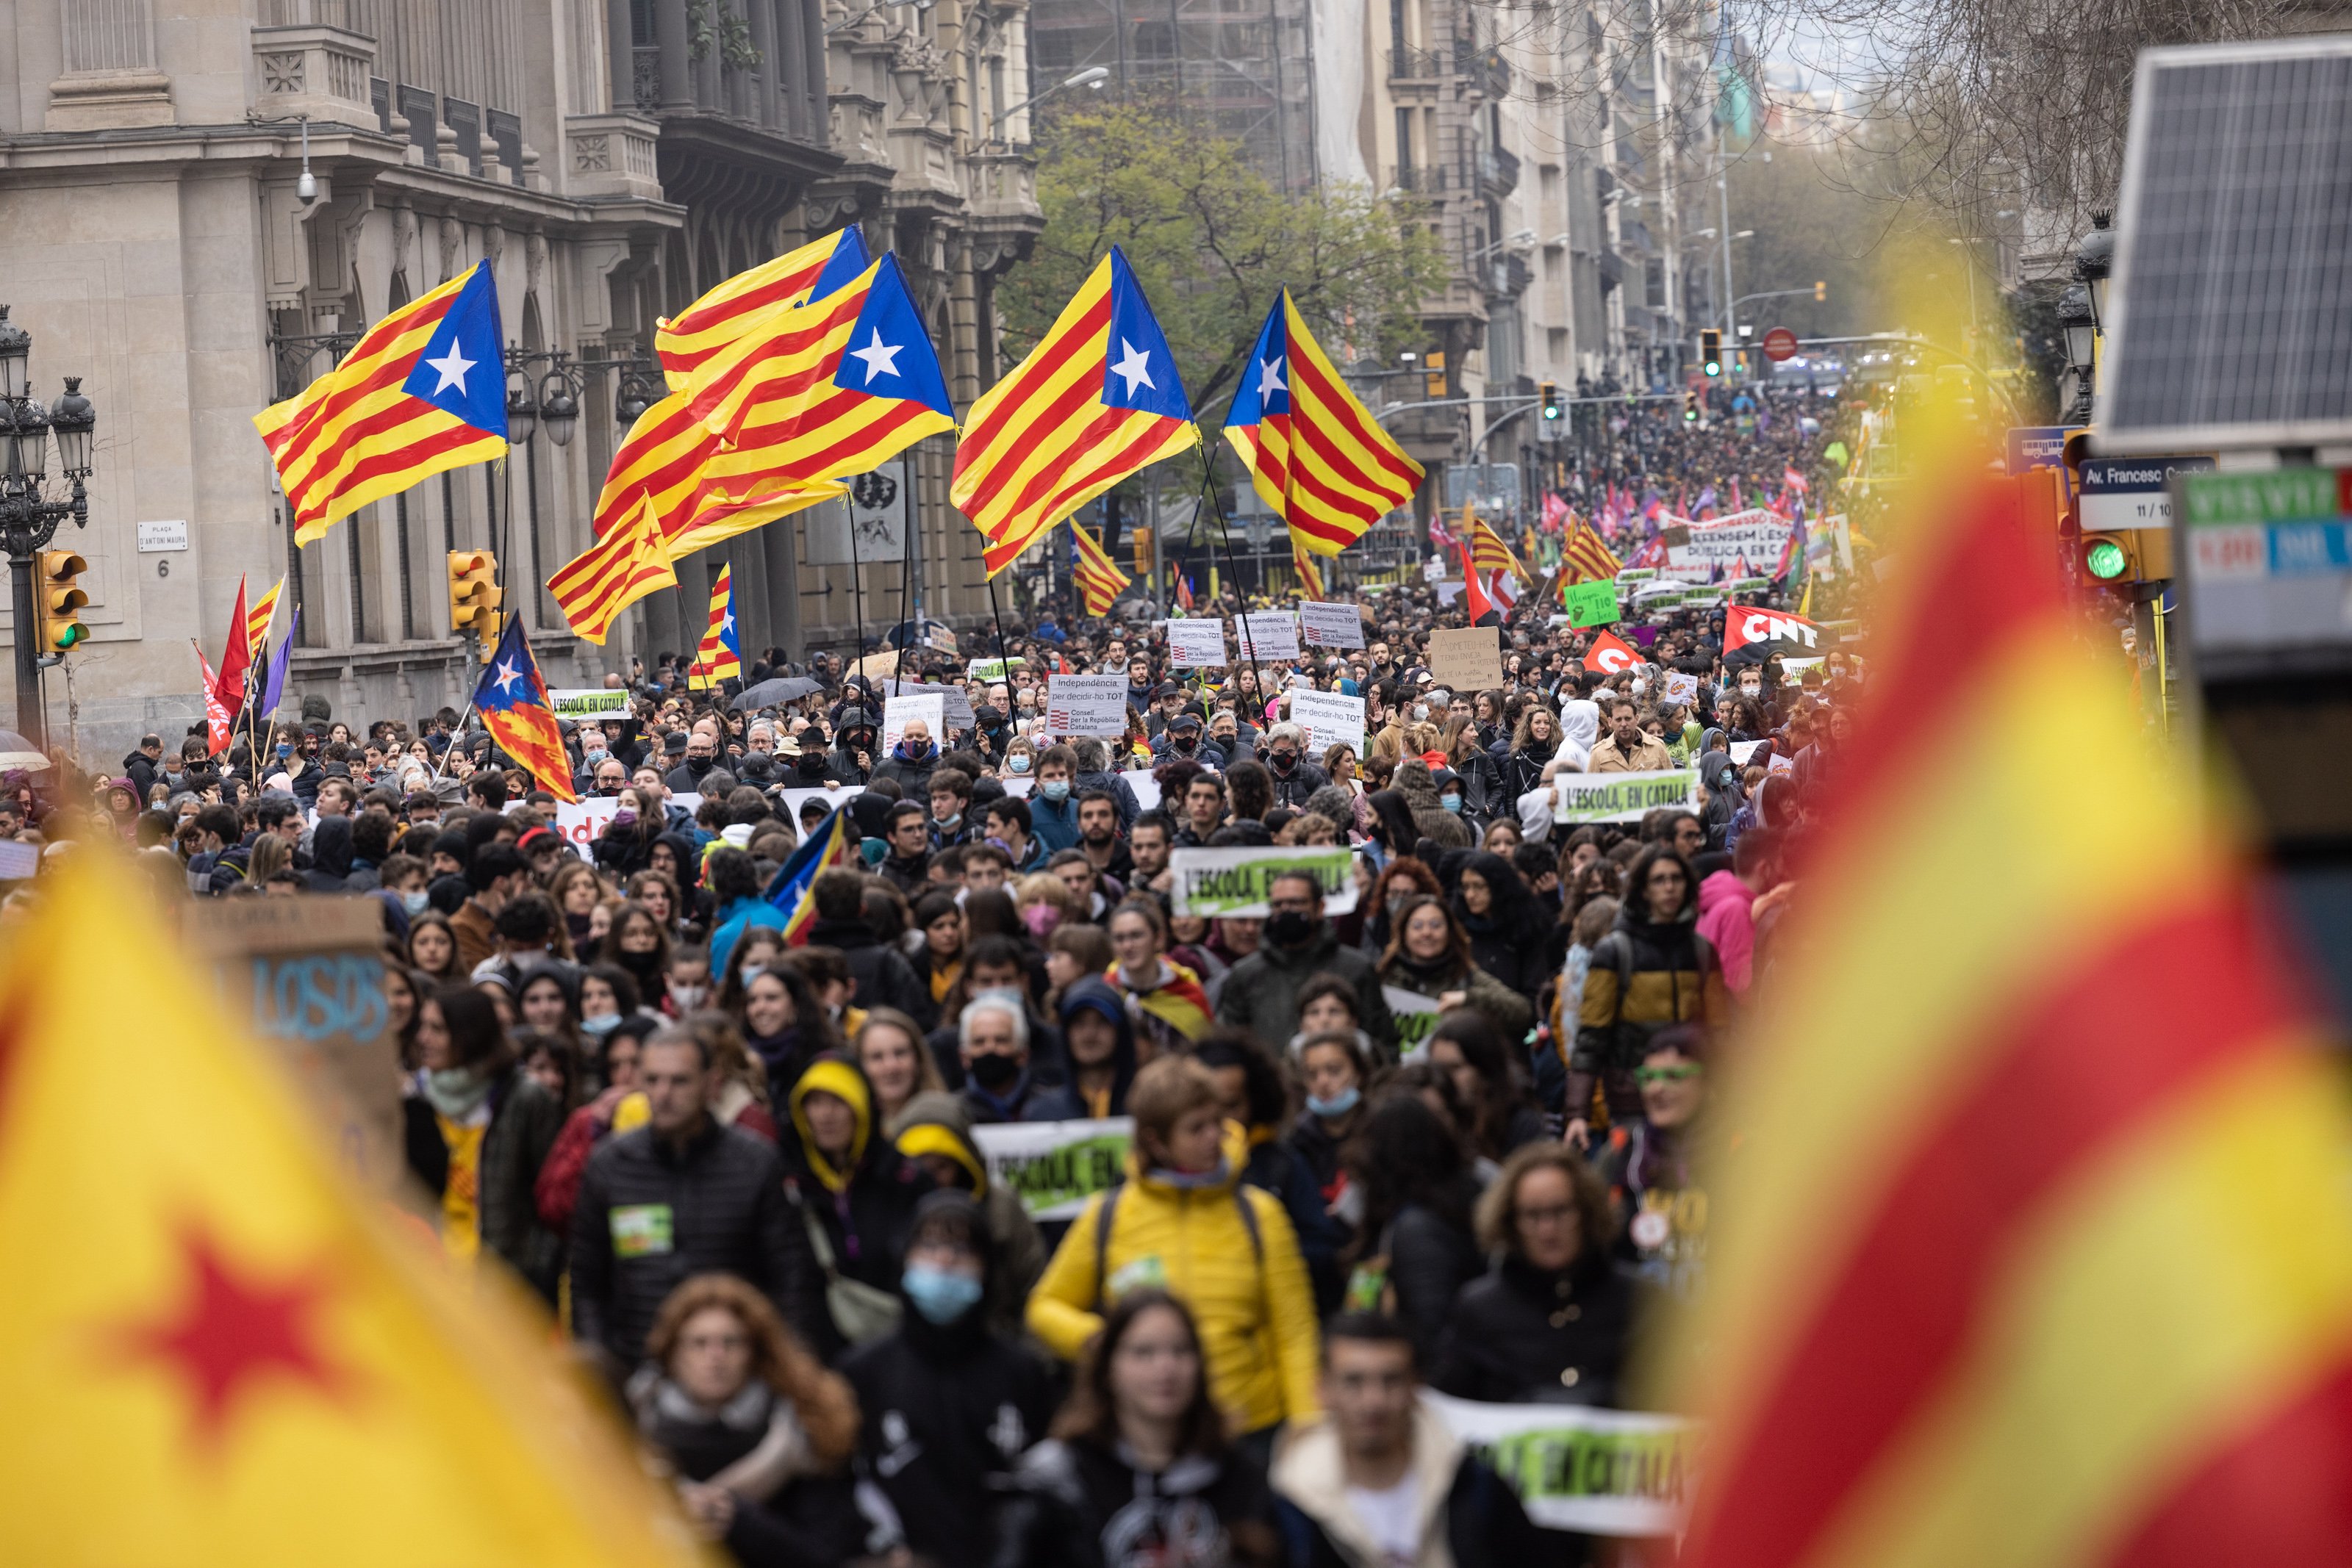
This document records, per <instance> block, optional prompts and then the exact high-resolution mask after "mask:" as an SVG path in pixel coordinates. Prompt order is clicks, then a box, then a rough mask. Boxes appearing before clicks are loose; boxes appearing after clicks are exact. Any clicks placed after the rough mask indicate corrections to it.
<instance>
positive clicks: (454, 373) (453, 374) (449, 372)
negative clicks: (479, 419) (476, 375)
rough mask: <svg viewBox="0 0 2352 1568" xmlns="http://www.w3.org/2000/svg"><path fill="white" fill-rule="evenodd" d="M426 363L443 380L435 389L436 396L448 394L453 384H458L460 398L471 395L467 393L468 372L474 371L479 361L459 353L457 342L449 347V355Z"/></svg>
mask: <svg viewBox="0 0 2352 1568" xmlns="http://www.w3.org/2000/svg"><path fill="white" fill-rule="evenodd" d="M425 363H426V364H428V365H431V366H432V367H433V368H434V369H435V370H436V371H440V372H441V380H440V382H439V383H438V384H436V386H435V387H434V389H433V395H434V396H436V397H438V396H440V395H441V394H442V393H443V392H447V391H448V390H449V388H450V386H451V384H452V383H455V384H456V386H457V393H458V395H459V396H460V397H466V396H470V395H471V394H470V393H468V392H467V391H466V372H467V371H470V370H472V369H473V368H474V366H475V364H476V363H477V361H473V360H469V359H467V358H466V356H465V355H463V354H461V353H459V352H458V351H457V344H456V343H455V342H452V343H451V344H450V345H449V351H448V352H447V353H446V354H444V355H442V356H441V357H440V358H439V359H437V360H427V361H425Z"/></svg>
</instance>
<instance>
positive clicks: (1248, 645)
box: [1237, 610, 1298, 664]
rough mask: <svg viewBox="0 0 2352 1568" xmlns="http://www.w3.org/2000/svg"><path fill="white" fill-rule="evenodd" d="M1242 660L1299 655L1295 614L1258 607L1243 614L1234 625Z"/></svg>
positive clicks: (1251, 660)
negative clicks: (1239, 621)
mask: <svg viewBox="0 0 2352 1568" xmlns="http://www.w3.org/2000/svg"><path fill="white" fill-rule="evenodd" d="M1237 631H1238V633H1239V635H1240V637H1241V652H1242V656H1241V663H1243V664H1252V663H1255V662H1257V661H1260V660H1269V661H1270V660H1275V659H1296V658H1297V657H1298V617H1297V616H1296V615H1293V614H1292V613H1291V612H1289V611H1287V610H1261V611H1259V612H1256V613H1255V614H1253V615H1244V616H1243V617H1242V619H1241V625H1240V626H1239V627H1238V628H1237Z"/></svg>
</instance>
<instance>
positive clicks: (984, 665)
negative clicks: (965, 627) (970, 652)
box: [963, 654, 1029, 681]
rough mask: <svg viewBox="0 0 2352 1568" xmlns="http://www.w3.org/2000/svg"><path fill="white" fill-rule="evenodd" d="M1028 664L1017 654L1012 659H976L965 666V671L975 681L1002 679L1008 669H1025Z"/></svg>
mask: <svg viewBox="0 0 2352 1568" xmlns="http://www.w3.org/2000/svg"><path fill="white" fill-rule="evenodd" d="M1028 664H1029V661H1028V660H1026V659H1024V658H1021V657H1020V656H1018V655H1017V654H1016V655H1015V656H1014V657H1013V658H1010V659H974V660H973V661H971V663H970V664H966V665H965V666H964V667H963V673H964V674H966V675H968V676H970V677H971V679H973V680H975V681H1001V680H1003V679H1005V677H1006V674H1007V672H1008V671H1012V670H1019V669H1024V668H1026V667H1027V665H1028Z"/></svg>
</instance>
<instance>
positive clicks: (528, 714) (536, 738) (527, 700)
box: [474, 615, 580, 802]
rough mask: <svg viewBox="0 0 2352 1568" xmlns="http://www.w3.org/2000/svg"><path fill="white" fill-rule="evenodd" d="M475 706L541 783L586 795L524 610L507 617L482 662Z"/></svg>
mask: <svg viewBox="0 0 2352 1568" xmlns="http://www.w3.org/2000/svg"><path fill="white" fill-rule="evenodd" d="M474 711H475V712H477V713H478V714H480V715H481V716H482V727H483V728H484V729H487V730H488V731H489V732H490V738H491V739H492V740H494V741H496V742H497V743H498V747H499V750H500V751H503V752H505V753H506V754H507V755H508V756H509V757H511V758H514V759H515V761H516V762H517V763H518V764H520V766H521V768H522V769H523V771H525V772H526V773H529V774H530V776H531V778H533V779H536V780H538V782H539V787H540V788H541V789H544V790H546V791H547V792H548V793H549V794H551V795H552V796H554V797H555V798H556V799H557V800H563V801H567V802H569V801H574V800H579V799H580V795H579V792H578V791H577V790H575V789H572V758H571V757H570V756H569V754H567V753H566V752H565V751H564V749H563V730H562V727H561V726H560V725H558V724H557V723H556V719H555V699H554V698H552V697H551V696H549V695H547V683H546V682H545V681H544V680H542V679H541V678H540V674H539V661H538V660H536V659H534V658H532V657H531V656H530V639H529V638H527V637H525V636H524V635H523V630H522V617H521V616H520V615H509V616H508V617H507V629H506V630H505V631H504V632H501V633H499V645H498V650H497V651H496V652H495V653H492V654H491V655H490V662H489V663H488V664H486V665H484V666H483V667H482V678H481V680H480V682H479V683H478V685H476V686H475V687H474Z"/></svg>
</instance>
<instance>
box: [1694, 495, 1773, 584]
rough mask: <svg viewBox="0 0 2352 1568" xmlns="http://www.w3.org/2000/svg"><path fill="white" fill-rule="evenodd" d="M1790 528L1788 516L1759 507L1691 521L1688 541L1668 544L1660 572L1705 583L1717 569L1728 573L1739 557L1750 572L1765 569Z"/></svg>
mask: <svg viewBox="0 0 2352 1568" xmlns="http://www.w3.org/2000/svg"><path fill="white" fill-rule="evenodd" d="M1792 527H1793V525H1792V524H1791V523H1790V521H1789V519H1788V518H1786V517H1781V516H1780V514H1779V513H1777V512H1769V511H1766V510H1764V509H1763V508H1762V507H1751V508H1750V509H1748V511H1745V512H1735V513H1733V514H1732V515H1731V516H1730V517H1723V518H1719V519H1717V521H1715V522H1711V523H1693V524H1692V525H1691V526H1690V538H1689V542H1687V543H1685V544H1674V545H1670V546H1669V547H1668V549H1667V550H1666V568H1665V572H1664V575H1665V576H1667V577H1675V578H1680V579H1681V580H1684V581H1685V582H1706V581H1707V580H1710V579H1712V578H1713V577H1715V576H1716V574H1717V570H1721V571H1722V572H1723V573H1724V574H1725V575H1729V574H1730V573H1731V572H1732V571H1733V570H1736V569H1737V568H1738V565H1739V563H1740V562H1741V561H1743V560H1745V561H1746V562H1747V563H1748V569H1749V570H1750V571H1769V570H1771V568H1772V567H1773V566H1775V565H1776V564H1778V563H1779V561H1780V550H1781V549H1782V547H1784V546H1785V545H1787V544H1788V542H1789V534H1790V528H1792Z"/></svg>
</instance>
